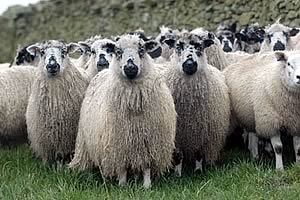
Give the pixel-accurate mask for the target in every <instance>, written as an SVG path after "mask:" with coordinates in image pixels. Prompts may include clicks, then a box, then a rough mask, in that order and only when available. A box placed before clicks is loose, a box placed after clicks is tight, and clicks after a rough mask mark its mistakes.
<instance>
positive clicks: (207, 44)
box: [203, 39, 214, 49]
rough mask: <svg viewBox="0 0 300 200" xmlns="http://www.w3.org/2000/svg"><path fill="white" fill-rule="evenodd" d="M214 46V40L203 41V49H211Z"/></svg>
mask: <svg viewBox="0 0 300 200" xmlns="http://www.w3.org/2000/svg"><path fill="white" fill-rule="evenodd" d="M212 44H214V41H213V40H212V39H205V40H203V48H204V49H205V48H207V47H210V46H211V45H212Z"/></svg>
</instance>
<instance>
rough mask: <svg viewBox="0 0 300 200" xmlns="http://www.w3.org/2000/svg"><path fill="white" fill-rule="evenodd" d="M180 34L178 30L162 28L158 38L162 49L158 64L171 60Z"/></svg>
mask: <svg viewBox="0 0 300 200" xmlns="http://www.w3.org/2000/svg"><path fill="white" fill-rule="evenodd" d="M178 33H179V31H178V30H172V29H171V28H168V27H166V26H162V27H160V34H159V35H158V36H157V37H156V41H157V42H159V44H160V45H161V48H162V49H161V51H162V52H161V57H160V58H159V59H158V61H157V62H158V63H163V62H167V61H169V60H170V57H171V55H172V53H173V49H174V44H175V42H176V38H177V34H178Z"/></svg>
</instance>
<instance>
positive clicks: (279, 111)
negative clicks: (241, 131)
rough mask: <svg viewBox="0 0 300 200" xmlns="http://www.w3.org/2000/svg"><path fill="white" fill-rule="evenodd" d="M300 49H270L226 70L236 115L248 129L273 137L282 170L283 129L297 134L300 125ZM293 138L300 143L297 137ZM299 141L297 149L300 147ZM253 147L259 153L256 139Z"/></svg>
mask: <svg viewBox="0 0 300 200" xmlns="http://www.w3.org/2000/svg"><path fill="white" fill-rule="evenodd" d="M299 53H300V52H299V51H298V52H276V53H274V52H271V53H269V54H267V55H263V56H261V57H260V58H257V59H256V60H254V59H249V60H247V61H245V62H243V63H238V64H235V65H231V66H229V67H228V68H226V69H225V71H224V74H225V76H226V81H227V84H228V87H229V88H230V95H231V96H230V97H231V100H232V105H233V107H232V109H233V113H234V115H235V116H236V118H237V119H238V121H239V123H241V124H242V125H243V126H244V127H245V128H246V130H247V131H249V132H256V135H257V136H259V137H263V138H267V139H271V143H272V146H273V149H275V158H276V169H279V170H282V169H283V164H282V155H281V151H282V143H281V140H280V137H279V136H280V133H281V134H284V132H286V133H287V134H288V135H292V136H294V137H295V136H297V135H295V133H294V131H295V128H298V127H299V123H298V122H297V120H298V118H297V119H295V117H299V116H298V113H299V112H298V109H297V107H295V106H296V105H297V104H296V103H293V102H297V101H299V100H298V98H299V94H298V93H297V92H298V90H299V89H298V88H297V86H298V85H297V84H298V83H297V76H298V73H299V72H298V71H299V69H298V68H299V65H300V64H299V63H300V62H299V58H300V56H299ZM276 59H277V60H278V61H276ZM298 78H299V76H298ZM272 102H273V103H272ZM297 106H298V105H297ZM290 107H291V108H290ZM279 116H280V117H279ZM295 120H296V121H295ZM291 123H292V124H293V125H292V127H291V125H290V124H291ZM270 127H272V129H271V128H270ZM297 131H299V130H297ZM294 140H296V141H294V143H297V138H296V137H295V138H294ZM297 145H298V144H295V152H296V153H297V152H298V148H299V147H297ZM254 147H255V148H254V149H256V153H257V142H255V146H254ZM296 158H297V155H296ZM297 159H298V158H297ZM297 161H298V160H297Z"/></svg>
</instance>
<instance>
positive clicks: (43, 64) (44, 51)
mask: <svg viewBox="0 0 300 200" xmlns="http://www.w3.org/2000/svg"><path fill="white" fill-rule="evenodd" d="M79 50H80V47H79V45H78V44H76V43H70V44H66V43H64V42H62V41H57V40H49V41H46V42H44V43H42V44H40V45H36V44H35V45H31V46H29V47H27V51H28V52H30V53H31V54H32V55H37V56H38V57H39V58H40V62H39V67H40V68H41V69H42V71H43V72H44V73H45V74H46V75H47V76H48V77H54V76H57V75H59V74H60V73H63V71H64V69H65V66H66V63H70V59H69V56H68V55H69V54H70V53H74V52H75V51H79Z"/></svg>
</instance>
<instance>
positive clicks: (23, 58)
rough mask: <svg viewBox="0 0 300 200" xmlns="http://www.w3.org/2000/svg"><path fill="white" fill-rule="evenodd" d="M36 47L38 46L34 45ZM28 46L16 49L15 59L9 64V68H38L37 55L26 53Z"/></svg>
mask: <svg viewBox="0 0 300 200" xmlns="http://www.w3.org/2000/svg"><path fill="white" fill-rule="evenodd" d="M36 45H38V43H36ZM28 46H29V45H28ZM28 46H24V47H19V48H18V49H17V54H16V57H15V59H14V61H13V62H12V63H11V64H10V66H9V67H11V66H13V65H23V66H26V65H31V66H38V63H39V58H38V56H37V55H33V54H31V53H30V52H28V51H27V47H28Z"/></svg>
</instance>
